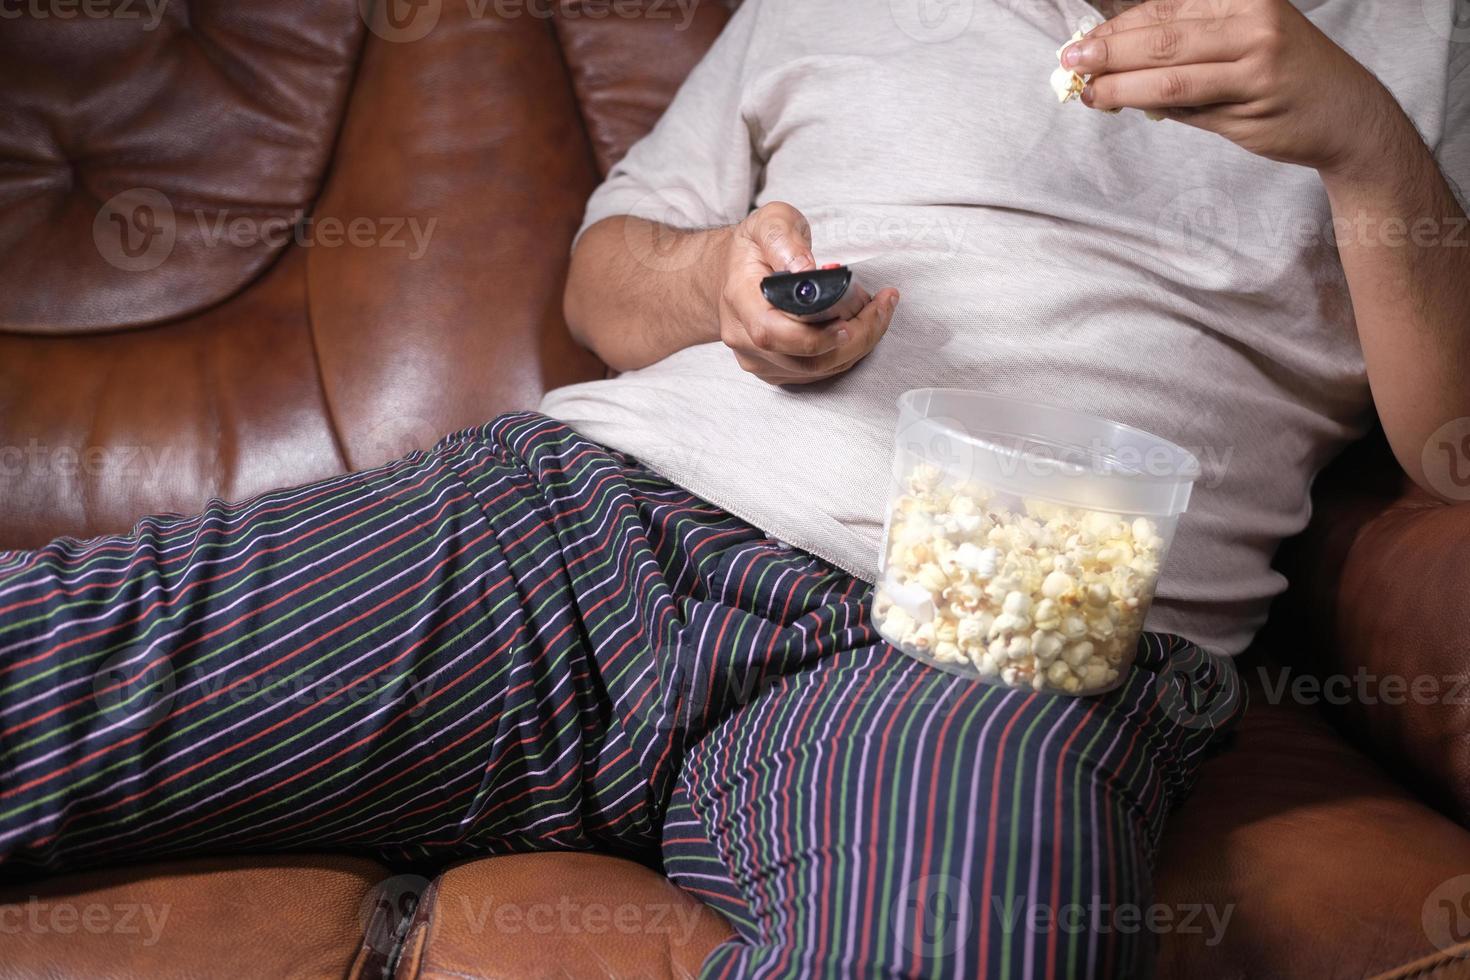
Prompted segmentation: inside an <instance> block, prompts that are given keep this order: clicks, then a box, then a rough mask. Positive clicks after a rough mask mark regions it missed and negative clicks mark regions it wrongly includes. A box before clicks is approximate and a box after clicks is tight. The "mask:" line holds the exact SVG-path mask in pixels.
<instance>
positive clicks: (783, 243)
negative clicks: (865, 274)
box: [719, 202, 898, 384]
mask: <svg viewBox="0 0 1470 980" xmlns="http://www.w3.org/2000/svg"><path fill="white" fill-rule="evenodd" d="M816 267H817V265H816V261H815V259H813V258H812V248H811V228H810V226H809V225H808V224H807V221H806V218H805V217H803V216H802V214H801V212H800V211H798V210H796V208H794V207H792V206H791V205H789V204H782V203H779V202H777V203H772V204H767V205H765V206H764V207H762V208H760V209H759V210H757V211H754V212H752V213H751V214H750V215H748V216H747V217H746V219H745V220H744V221H742V222H740V224H738V225H736V226H735V227H734V228H733V229H732V230H731V235H730V237H729V239H728V241H727V254H726V256H725V260H724V276H723V283H722V285H721V288H720V296H719V311H720V312H719V319H720V340H721V341H723V342H724V343H725V345H726V346H728V347H729V348H730V349H731V350H732V351H733V352H734V353H735V359H736V361H737V362H738V363H739V364H740V366H741V367H742V368H744V369H745V370H746V371H749V372H750V373H751V374H754V375H755V376H756V377H759V378H761V379H762V380H764V381H767V382H769V383H771V384H805V383H808V382H812V381H819V380H821V379H823V378H830V377H832V376H834V375H837V374H841V373H842V372H843V371H846V370H847V369H848V368H850V367H852V366H853V365H854V364H856V363H857V362H858V361H860V360H862V358H863V357H864V356H866V355H867V353H868V352H869V351H870V350H872V349H873V347H874V346H876V345H877V343H878V341H879V340H880V339H882V337H883V334H884V333H885V332H886V331H887V330H888V325H889V323H890V322H891V321H892V319H893V310H894V308H895V307H896V306H897V305H898V290H896V289H891V288H890V289H882V290H879V291H878V293H877V295H875V296H873V297H872V298H871V299H866V297H864V298H865V300H866V301H865V303H864V305H863V306H862V308H861V309H860V310H858V312H857V313H856V314H855V315H853V316H851V317H850V318H848V319H836V320H831V321H829V322H827V323H822V324H819V325H818V324H812V323H803V322H802V321H800V320H798V319H796V318H795V317H793V316H791V315H790V314H787V313H783V312H781V311H780V310H778V309H776V308H775V307H773V306H772V305H771V304H770V303H769V302H768V301H767V300H766V297H765V296H764V294H763V293H762V290H761V281H762V280H764V279H765V278H767V277H768V276H771V275H773V274H776V273H782V272H804V271H807V270H813V269H816Z"/></svg>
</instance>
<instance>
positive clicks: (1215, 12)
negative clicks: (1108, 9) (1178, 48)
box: [1086, 0, 1237, 37]
mask: <svg viewBox="0 0 1470 980" xmlns="http://www.w3.org/2000/svg"><path fill="white" fill-rule="evenodd" d="M1236 6H1237V3H1236V0H1147V2H1146V3H1140V4H1138V5H1137V6H1134V7H1129V8H1128V9H1127V10H1125V11H1123V12H1122V13H1121V14H1119V15H1118V16H1116V17H1114V18H1113V19H1111V20H1106V21H1103V22H1102V23H1101V24H1099V25H1098V26H1096V27H1094V28H1093V29H1092V30H1090V31H1088V32H1087V35H1086V36H1087V37H1107V36H1108V35H1110V34H1117V33H1118V32H1119V31H1131V30H1136V29H1138V28H1141V27H1151V26H1154V25H1157V24H1173V23H1177V22H1178V21H1181V20H1218V19H1219V18H1221V17H1227V16H1229V15H1230V13H1231V12H1232V11H1233V9H1234V8H1235V7H1236Z"/></svg>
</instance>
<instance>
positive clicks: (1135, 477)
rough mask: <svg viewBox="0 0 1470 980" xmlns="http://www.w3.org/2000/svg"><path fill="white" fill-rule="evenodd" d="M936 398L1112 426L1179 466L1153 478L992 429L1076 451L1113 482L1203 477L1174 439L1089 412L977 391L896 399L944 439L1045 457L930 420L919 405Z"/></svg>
mask: <svg viewBox="0 0 1470 980" xmlns="http://www.w3.org/2000/svg"><path fill="white" fill-rule="evenodd" d="M935 395H943V396H945V397H959V398H962V399H965V400H968V401H976V402H996V403H1001V402H1003V403H1005V404H1006V405H1008V406H1010V407H1013V408H1021V409H1033V410H1036V411H1038V412H1042V413H1046V414H1051V415H1065V416H1070V417H1071V418H1072V419H1075V420H1077V421H1079V422H1082V423H1085V424H1087V425H1091V426H1096V425H1099V424H1102V425H1107V426H1112V427H1113V428H1114V429H1116V430H1120V431H1122V432H1126V433H1129V434H1131V435H1133V436H1134V437H1136V438H1138V439H1139V440H1141V441H1144V442H1148V443H1152V444H1153V445H1154V446H1156V447H1157V448H1159V449H1160V450H1162V451H1164V452H1166V453H1169V454H1171V455H1173V456H1174V462H1175V463H1176V464H1177V465H1176V466H1174V467H1171V472H1169V473H1150V472H1147V471H1145V470H1139V469H1132V468H1124V466H1123V464H1121V463H1119V462H1118V461H1116V460H1115V459H1108V458H1106V457H1103V456H1100V455H1099V454H1098V453H1097V452H1096V451H1094V450H1093V449H1092V448H1089V447H1087V446H1083V445H1079V444H1077V443H1073V442H1069V441H1066V440H1058V439H1056V438H1054V437H1052V436H1043V435H1041V434H1039V433H1036V432H1021V431H1012V430H1009V429H1005V428H1003V427H996V428H994V429H992V430H990V432H992V433H994V434H998V435H1013V436H1017V437H1019V438H1023V439H1030V440H1033V441H1040V442H1050V443H1052V444H1054V445H1058V446H1061V447H1063V448H1065V449H1067V450H1075V451H1076V453H1077V454H1079V455H1080V456H1083V457H1086V459H1087V460H1089V461H1090V462H1092V463H1093V464H1094V466H1095V469H1094V472H1097V473H1101V474H1104V475H1105V476H1106V478H1107V479H1109V480H1119V481H1124V482H1128V483H1134V484H1145V485H1176V486H1177V485H1181V484H1183V485H1186V486H1189V485H1193V484H1194V483H1195V482H1196V481H1197V480H1199V478H1200V476H1201V475H1202V471H1201V467H1200V462H1199V458H1198V457H1196V456H1195V455H1194V453H1192V452H1190V451H1189V450H1187V449H1185V448H1184V447H1183V446H1180V445H1178V444H1176V443H1174V442H1171V441H1170V440H1168V439H1165V438H1164V437H1163V436H1159V435H1156V434H1154V433H1152V432H1149V431H1148V430H1146V429H1140V428H1139V427H1138V426H1136V425H1129V424H1128V423H1126V422H1118V421H1115V420H1113V419H1110V418H1106V417H1104V416H1101V415H1093V414H1091V413H1089V412H1081V411H1078V410H1076V409H1071V408H1064V407H1062V406H1060V405H1053V404H1048V403H1046V402H1039V401H1034V400H1032V399H1028V398H1012V397H1011V396H1009V395H999V394H995V393H992V392H988V391H983V390H979V389H975V388H942V387H928V388H910V389H909V390H908V391H905V392H904V393H903V394H901V395H899V396H898V406H899V408H900V410H903V409H905V408H907V409H908V410H910V411H913V412H915V413H916V414H918V415H919V416H920V422H921V424H928V425H932V426H933V427H934V428H936V429H939V430H942V431H943V432H944V433H945V434H946V435H949V436H951V437H953V438H957V439H960V440H961V441H963V442H965V443H968V444H970V445H972V446H976V447H980V448H983V449H985V450H986V451H988V452H992V453H999V454H1002V455H1005V456H1008V457H1010V458H1013V459H1023V458H1027V457H1030V458H1032V459H1039V458H1041V457H1038V456H1037V455H1036V454H1035V453H1030V452H1027V451H1026V450H1024V449H1020V448H1017V447H1014V446H1007V445H1004V444H1002V443H998V442H995V441H993V440H991V439H986V438H984V437H983V436H977V435H975V434H973V433H971V432H965V431H962V430H960V429H957V428H955V427H954V426H952V425H949V424H947V423H946V422H944V421H941V420H939V419H936V418H934V417H933V416H930V415H929V414H928V410H927V404H924V405H921V403H920V400H921V399H925V398H929V399H932V398H933V397H934V396H935ZM1049 462H1051V463H1052V464H1054V465H1057V466H1058V467H1059V468H1062V467H1075V466H1077V464H1076V463H1075V462H1073V463H1067V462H1064V461H1062V460H1056V459H1053V460H1049Z"/></svg>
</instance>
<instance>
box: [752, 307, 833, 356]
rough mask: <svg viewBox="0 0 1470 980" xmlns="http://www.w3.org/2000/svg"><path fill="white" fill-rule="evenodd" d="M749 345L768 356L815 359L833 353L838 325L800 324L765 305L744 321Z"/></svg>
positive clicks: (798, 321)
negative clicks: (777, 355)
mask: <svg viewBox="0 0 1470 980" xmlns="http://www.w3.org/2000/svg"><path fill="white" fill-rule="evenodd" d="M744 323H745V333H746V336H748V337H749V338H750V343H751V346H753V347H755V348H756V349H757V350H759V351H763V352H765V353H769V354H781V355H789V356H791V357H817V356H819V355H822V354H826V353H827V352H829V351H832V350H835V349H836V348H837V345H838V343H839V338H838V336H837V334H838V331H840V330H841V329H842V325H841V324H840V323H838V322H836V321H834V322H832V323H823V324H817V323H803V322H801V321H800V320H796V319H793V318H792V317H790V316H787V315H786V314H785V313H782V312H781V311H780V310H777V309H772V308H771V307H769V306H766V307H763V308H761V309H759V310H755V311H752V312H751V313H750V314H749V315H748V316H747V317H746V319H745V321H744Z"/></svg>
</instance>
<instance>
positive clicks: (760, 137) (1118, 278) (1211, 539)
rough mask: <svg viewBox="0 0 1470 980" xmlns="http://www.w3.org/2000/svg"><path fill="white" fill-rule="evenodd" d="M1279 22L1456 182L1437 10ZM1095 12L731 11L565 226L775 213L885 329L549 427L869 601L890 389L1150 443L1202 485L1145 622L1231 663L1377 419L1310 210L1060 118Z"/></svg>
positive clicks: (1310, 185) (572, 407)
mask: <svg viewBox="0 0 1470 980" xmlns="http://www.w3.org/2000/svg"><path fill="white" fill-rule="evenodd" d="M1298 6H1299V7H1300V8H1301V9H1302V10H1304V11H1305V12H1306V13H1307V15H1308V16H1309V17H1310V18H1311V19H1312V20H1313V21H1314V22H1315V23H1316V24H1317V25H1318V26H1319V27H1321V28H1322V29H1323V30H1324V31H1325V32H1326V33H1327V34H1328V35H1329V36H1331V37H1332V38H1333V39H1334V40H1336V41H1337V42H1338V43H1339V44H1341V45H1342V46H1343V47H1344V48H1346V49H1347V50H1348V51H1349V52H1350V53H1351V54H1353V55H1354V56H1355V57H1356V58H1358V60H1359V61H1361V62H1363V63H1364V64H1365V65H1367V66H1368V67H1369V68H1370V69H1372V70H1373V71H1374V72H1375V73H1376V74H1377V75H1378V77H1379V78H1381V79H1382V80H1383V82H1384V83H1385V84H1386V85H1387V86H1388V87H1389V89H1390V90H1392V92H1393V93H1394V95H1395V96H1396V97H1397V98H1398V100H1399V102H1400V103H1401V104H1402V105H1403V106H1404V108H1405V110H1406V111H1407V112H1408V114H1409V115H1410V116H1411V117H1412V119H1413V120H1414V122H1415V123H1416V124H1417V126H1418V127H1419V130H1420V131H1421V132H1422V133H1423V134H1424V137H1425V139H1426V141H1427V142H1428V143H1429V145H1430V146H1431V147H1433V148H1435V149H1436V150H1437V153H1438V155H1439V159H1440V161H1441V164H1442V166H1443V167H1444V169H1445V171H1446V173H1447V174H1449V175H1450V177H1451V179H1452V180H1455V181H1458V182H1459V183H1460V184H1461V185H1462V186H1463V185H1467V184H1470V179H1467V178H1470V132H1467V129H1470V126H1467V121H1470V25H1460V24H1457V23H1456V21H1455V20H1454V7H1455V4H1454V2H1453V0H1411V2H1405V3H1386V2H1374V0H1322V2H1319V3H1311V2H1301V3H1298ZM1086 16H1094V17H1096V16H1097V12H1096V11H1095V10H1094V9H1093V8H1092V7H1091V6H1089V5H1088V4H1086V3H1083V2H1081V0H1034V2H1028V3H1013V2H1009V0H993V2H991V0H973V2H961V3H956V4H948V5H941V4H932V3H924V2H920V0H801V2H797V0H789V2H781V0H745V3H744V5H743V6H742V7H741V9H740V10H739V11H738V13H737V14H736V15H735V17H734V18H733V19H732V21H731V22H730V24H729V25H728V26H727V28H726V30H725V32H724V33H723V34H722V35H721V37H720V38H719V40H718V41H717V42H716V44H715V46H714V47H713V49H712V50H711V51H710V52H709V54H708V55H707V56H706V57H705V59H704V60H703V61H702V62H701V63H700V64H699V66H698V67H696V68H695V70H694V71H693V73H692V74H691V75H690V76H689V78H688V80H687V81H686V82H685V84H684V86H683V87H682V88H681V89H680V91H679V93H678V96H677V97H676V98H675V100H674V102H673V104H672V105H671V106H670V108H669V110H668V112H667V114H666V115H665V116H664V117H663V119H662V120H661V121H660V122H659V124H658V125H657V127H656V128H655V129H654V130H653V132H652V133H650V134H649V135H648V136H647V137H646V138H645V139H643V140H642V141H641V142H639V143H638V144H637V145H636V146H634V147H633V148H632V150H631V151H630V152H629V153H628V155H627V157H626V158H625V159H624V160H623V161H622V162H620V163H619V164H617V165H616V166H615V167H614V168H613V170H612V173H611V174H610V175H609V177H608V180H607V182H606V183H605V184H603V186H602V187H600V188H599V189H598V191H597V192H596V193H595V194H594V195H593V197H592V200H591V202H590V204H589V205H588V208H587V216H586V223H585V224H584V228H585V227H586V226H587V225H590V224H592V223H593V222H596V221H599V220H601V219H603V218H606V217H609V216H611V215H619V214H631V215H637V216H639V217H644V218H649V219H653V220H657V221H662V222H664V223H667V224H672V225H677V226H681V227H691V228H698V227H709V226H715V225H724V224H731V223H734V222H736V221H739V220H740V219H741V218H742V217H744V216H745V215H746V214H747V213H749V211H750V210H751V209H752V208H753V207H758V206H760V205H762V204H765V203H767V202H770V201H777V200H780V201H787V202H790V203H791V204H793V205H795V206H796V207H798V208H800V209H801V210H802V211H803V212H804V213H805V214H806V215H807V217H808V218H809V219H810V220H811V224H812V233H813V238H814V242H815V253H816V256H817V261H818V262H845V263H858V262H861V263H862V265H861V267H860V268H861V269H862V271H863V276H864V279H865V280H866V281H867V282H868V283H870V284H871V285H872V286H873V287H875V288H877V287H882V286H887V285H892V286H896V287H898V289H899V290H900V291H901V293H902V295H903V299H902V302H901V303H900V304H899V308H898V312H897V314H896V316H895V318H894V322H893V325H892V327H891V329H890V330H889V332H888V334H887V336H886V337H885V338H884V339H883V341H882V342H881V343H880V344H879V345H878V347H877V348H876V349H875V350H874V351H873V352H872V354H871V355H869V356H868V357H867V358H866V359H865V360H863V361H862V362H861V363H860V364H858V365H857V366H856V367H855V368H853V369H852V370H851V371H849V372H848V373H846V374H844V375H842V376H840V377H838V378H836V379H833V380H830V381H827V382H822V383H818V384H813V385H806V386H792V387H773V386H770V385H767V384H765V383H764V382H762V381H760V380H758V379H757V378H755V377H753V376H751V375H749V374H747V373H745V372H743V371H741V370H740V368H739V366H738V365H737V364H736V363H735V359H734V357H733V356H732V355H731V353H730V352H729V350H728V349H726V348H724V347H723V346H722V345H719V344H708V345H700V346H696V347H692V348H689V349H686V350H683V351H680V352H679V353H676V354H674V355H673V356H671V357H668V358H666V359H665V360H663V361H660V362H659V363H657V364H654V365H652V366H650V367H647V368H644V369H642V370H638V371H631V372H628V373H626V374H623V375H621V376H620V377H617V378H615V379H611V380H606V381H595V382H591V383H587V384H580V385H574V386H571V387H567V388H563V389H560V390H557V391H554V392H551V393H550V394H548V395H547V396H546V398H545V400H544V401H543V403H542V406H541V409H542V411H544V412H546V413H548V414H549V415H552V416H555V417H558V418H561V419H564V420H566V421H567V422H569V423H571V425H572V426H573V427H574V428H576V429H577V430H578V431H580V432H581V433H583V434H585V435H586V436H588V437H589V438H591V439H594V440H596V441H598V442H601V443H603V444H605V445H608V446H612V447H614V448H617V449H620V450H623V451H625V452H628V453H630V454H632V455H634V456H636V457H637V458H639V459H640V460H642V461H643V462H644V463H646V464H647V465H648V466H649V467H651V468H652V469H654V470H656V471H658V472H660V473H662V474H664V475H665V476H667V477H668V478H669V479H671V480H673V481H674V482H676V483H678V484H680V485H682V486H684V487H686V488H688V489H689V490H691V491H693V492H694V493H696V494H699V495H700V496H702V497H704V498H705V499H707V500H710V501H711V502H713V503H715V504H718V505H719V506H721V507H724V508H725V509H727V510H729V511H730V512H732V513H734V514H736V515H738V516H740V517H742V518H744V519H746V520H748V521H750V522H751V523H753V524H755V525H756V526H758V527H760V528H762V529H764V530H766V531H767V532H768V533H770V534H772V535H774V536H776V537H778V538H780V539H782V540H784V541H787V542H790V543H791V544H794V545H796V546H797V547H800V548H803V549H805V550H807V551H810V552H812V553H813V554H816V555H818V556H820V557H822V558H825V559H827V560H828V561H830V562H832V563H833V564H835V565H837V566H840V567H841V568H844V569H846V570H848V571H850V572H852V573H854V574H856V575H859V576H861V577H864V578H867V579H869V580H871V579H872V578H873V576H874V574H875V572H876V568H877V560H878V549H879V537H880V534H881V531H882V526H883V516H884V506H885V502H886V498H887V493H888V488H889V486H888V485H889V475H890V469H891V454H892V446H893V435H894V425H895V421H896V418H897V409H896V406H895V399H896V398H897V397H898V395H899V394H900V393H902V392H903V391H905V390H907V389H909V388H915V387H925V386H941V387H961V388H977V389H983V390H986V391H991V392H996V393H1000V394H1008V395H1015V396H1019V397H1023V398H1026V399H1029V400H1032V401H1044V402H1051V403H1054V404H1058V405H1063V406H1067V407H1072V408H1077V409H1082V410H1085V411H1088V412H1091V413H1094V414H1096V415H1101V416H1105V417H1108V418H1112V419H1116V420H1118V421H1121V422H1126V423H1130V424H1132V425H1136V426H1139V427H1141V428H1144V429H1146V430H1148V431H1150V432H1154V433H1157V434H1159V435H1161V436H1164V437H1165V438H1168V439H1171V440H1173V441H1174V442H1176V443H1178V444H1180V445H1182V446H1185V447H1187V448H1190V449H1192V450H1193V451H1194V452H1195V454H1196V455H1197V456H1198V457H1199V458H1200V461H1201V463H1202V465H1203V476H1202V478H1201V480H1200V482H1199V483H1198V484H1197V485H1196V487H1195V492H1194V496H1193V498H1192V501H1191V505H1190V508H1189V511H1188V513H1187V514H1186V515H1185V517H1184V519H1183V521H1182V522H1181V524H1180V527H1179V531H1178V534H1177V537H1176V539H1175V541H1174V545H1173V548H1172V550H1171V552H1170V554H1169V557H1168V560H1167V562H1166V565H1165V568H1164V571H1163V574H1162V576H1161V579H1160V583H1159V592H1158V598H1157V600H1156V601H1155V603H1154V606H1153V609H1152V611H1151V613H1150V616H1149V621H1148V627H1149V628H1150V629H1155V630H1163V631H1168V632H1172V633H1178V634H1180V635H1182V636H1184V637H1186V638H1188V639H1190V640H1193V641H1195V642H1197V643H1199V644H1201V645H1203V646H1205V647H1206V648H1208V649H1212V650H1216V651H1221V652H1227V653H1235V652H1238V651H1240V650H1241V649H1243V648H1244V647H1245V646H1246V645H1247V643H1248V642H1249V641H1250V638H1251V636H1252V635H1253V634H1254V633H1255V631H1256V630H1257V628H1258V627H1259V626H1260V625H1261V623H1262V622H1263V621H1264V619H1265V617H1266V613H1267V607H1268V606H1269V604H1270V600H1271V598H1272V597H1273V596H1274V595H1276V594H1278V593H1279V592H1281V591H1282V589H1283V588H1284V587H1285V581H1284V579H1283V578H1282V576H1280V575H1279V574H1277V573H1276V572H1275V571H1273V570H1272V569H1271V567H1270V563H1271V559H1272V556H1273V554H1274V552H1275V550H1276V547H1277V544H1278V543H1279V542H1280V541H1281V540H1282V539H1283V538H1285V537H1288V536H1290V535H1292V534H1294V533H1296V532H1297V531H1299V530H1301V529H1302V528H1303V527H1304V526H1305V525H1306V523H1307V519H1308V516H1309V508H1310V504H1309V496H1308V491H1309V488H1310V484H1311V481H1312V479H1313V477H1314V476H1315V474H1316V473H1317V472H1318V470H1319V469H1320V468H1321V467H1322V466H1323V465H1325V463H1326V462H1327V461H1328V460H1329V459H1330V458H1331V457H1332V456H1334V455H1335V454H1336V453H1337V452H1338V451H1339V450H1340V449H1341V448H1342V447H1343V446H1344V445H1345V444H1346V443H1348V442H1349V441H1351V440H1352V439H1354V438H1355V437H1357V436H1358V435H1360V434H1361V433H1362V432H1363V431H1364V429H1365V427H1366V426H1367V425H1368V424H1369V422H1370V421H1371V417H1372V416H1371V411H1372V408H1371V402H1370V398H1369V392H1368V385H1367V379H1366V375H1365V371H1364V365H1363V357H1362V353H1361V350H1360V348H1359V345H1358V340H1357V335H1356V330H1355V327H1354V323H1353V315H1352V308H1351V304H1350V301H1349V298H1348V291H1347V286H1346V282H1345V279H1344V277H1343V273H1342V268H1341V266H1340V264H1339V262H1338V258H1337V252H1336V249H1335V247H1334V244H1333V242H1334V241H1335V239H1334V237H1333V227H1332V225H1331V216H1330V212H1329V210H1328V206H1327V200H1326V195H1325V193H1324V191H1323V189H1322V185H1321V181H1320V179H1319V178H1318V177H1317V175H1316V174H1315V173H1314V172H1312V171H1310V170H1308V169H1305V168H1300V167H1293V166H1288V165H1284V164H1278V163H1273V162H1271V161H1269V160H1266V159H1263V158H1261V157H1257V156H1253V155H1252V154H1250V153H1248V152H1246V151H1245V150H1242V149H1240V148H1238V147H1236V146H1235V145H1233V144H1231V143H1229V142H1228V141H1226V140H1225V139H1222V138H1221V137H1219V136H1215V135H1213V134H1210V133H1206V132H1203V131H1200V130H1197V129H1193V128H1191V127H1187V126H1183V125H1180V124H1177V123H1173V122H1161V123H1154V122H1151V121H1149V120H1147V119H1146V118H1145V117H1144V116H1143V114H1142V113H1139V112H1133V111H1127V112H1124V113H1122V114H1120V115H1106V114H1103V113H1099V112H1095V111H1093V110H1090V109H1087V108H1085V107H1083V106H1082V105H1080V104H1075V103H1073V104H1066V105H1058V104H1057V103H1056V101H1055V97H1054V96H1053V95H1052V92H1051V90H1050V88H1049V87H1048V84H1047V78H1048V76H1049V74H1050V73H1051V70H1052V68H1053V67H1054V66H1055V64H1056V62H1055V55H1054V52H1055V50H1056V48H1057V47H1058V45H1059V44H1060V43H1061V41H1062V40H1063V39H1065V38H1066V37H1067V36H1068V35H1070V34H1071V32H1072V30H1073V29H1074V27H1075V25H1076V23H1077V21H1078V20H1079V19H1080V18H1082V17H1086ZM1353 233H1355V234H1356V233H1360V232H1356V231H1355V232H1353ZM1366 233H1371V229H1370V230H1368V232H1366ZM1460 235H1461V238H1462V243H1464V244H1466V245H1467V246H1470V234H1467V232H1466V231H1465V230H1464V229H1461V230H1460Z"/></svg>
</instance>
